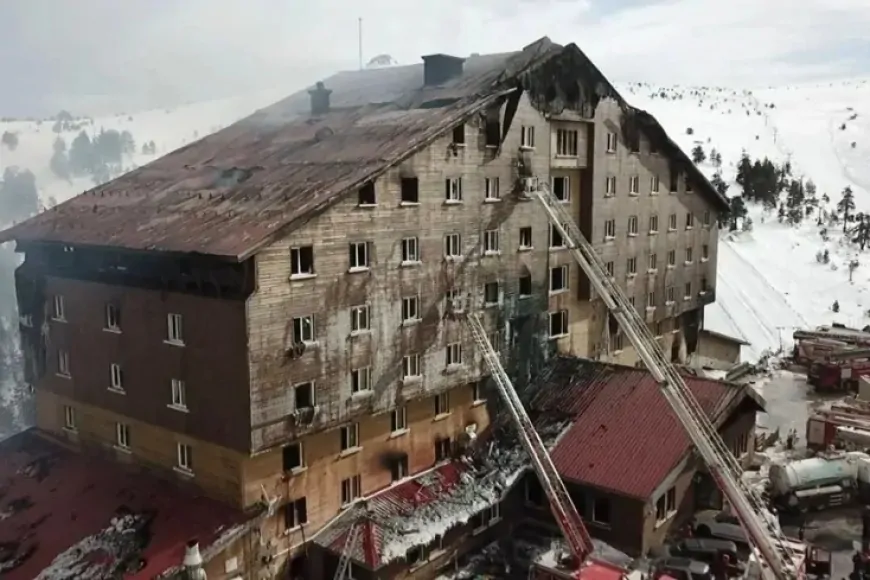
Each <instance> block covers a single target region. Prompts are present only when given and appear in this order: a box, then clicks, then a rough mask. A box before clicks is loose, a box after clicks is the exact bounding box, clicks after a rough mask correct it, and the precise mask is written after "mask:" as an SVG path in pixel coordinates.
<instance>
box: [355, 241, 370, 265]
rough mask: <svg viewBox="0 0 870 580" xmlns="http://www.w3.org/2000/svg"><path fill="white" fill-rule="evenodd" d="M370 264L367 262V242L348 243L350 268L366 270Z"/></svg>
mask: <svg viewBox="0 0 870 580" xmlns="http://www.w3.org/2000/svg"><path fill="white" fill-rule="evenodd" d="M370 266H371V263H370V262H369V243H368V242H353V243H351V244H350V269H351V270H367V269H368V268H369V267H370Z"/></svg>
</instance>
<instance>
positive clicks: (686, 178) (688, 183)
mask: <svg viewBox="0 0 870 580" xmlns="http://www.w3.org/2000/svg"><path fill="white" fill-rule="evenodd" d="M683 180H684V181H685V182H686V193H692V180H691V179H689V176H688V175H686V176H684V177H683Z"/></svg>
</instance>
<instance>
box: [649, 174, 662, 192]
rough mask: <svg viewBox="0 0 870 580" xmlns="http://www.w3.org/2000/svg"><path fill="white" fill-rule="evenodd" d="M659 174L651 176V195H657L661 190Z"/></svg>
mask: <svg viewBox="0 0 870 580" xmlns="http://www.w3.org/2000/svg"><path fill="white" fill-rule="evenodd" d="M659 187H660V184H659V176H658V175H653V176H652V177H650V178H649V192H650V194H651V195H656V194H657V193H658V192H659Z"/></svg>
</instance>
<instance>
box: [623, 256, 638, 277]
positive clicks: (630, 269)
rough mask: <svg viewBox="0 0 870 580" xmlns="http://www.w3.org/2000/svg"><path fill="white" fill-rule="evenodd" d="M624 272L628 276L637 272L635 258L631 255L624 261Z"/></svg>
mask: <svg viewBox="0 0 870 580" xmlns="http://www.w3.org/2000/svg"><path fill="white" fill-rule="evenodd" d="M625 273H626V274H628V275H629V276H634V275H636V274H637V258H635V257H631V258H628V259H627V260H626V261H625Z"/></svg>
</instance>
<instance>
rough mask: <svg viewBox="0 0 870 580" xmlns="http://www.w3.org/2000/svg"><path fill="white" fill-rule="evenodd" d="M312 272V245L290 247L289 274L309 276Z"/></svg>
mask: <svg viewBox="0 0 870 580" xmlns="http://www.w3.org/2000/svg"><path fill="white" fill-rule="evenodd" d="M313 274H314V246H301V247H299V248H290V275H291V276H311V275H313Z"/></svg>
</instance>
